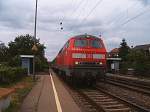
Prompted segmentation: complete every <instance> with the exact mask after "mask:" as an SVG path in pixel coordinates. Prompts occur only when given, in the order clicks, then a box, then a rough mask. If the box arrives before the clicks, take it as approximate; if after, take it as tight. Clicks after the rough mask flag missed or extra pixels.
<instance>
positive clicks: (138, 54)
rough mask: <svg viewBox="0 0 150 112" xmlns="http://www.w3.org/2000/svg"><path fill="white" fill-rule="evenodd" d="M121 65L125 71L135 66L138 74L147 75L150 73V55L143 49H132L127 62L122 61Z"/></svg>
mask: <svg viewBox="0 0 150 112" xmlns="http://www.w3.org/2000/svg"><path fill="white" fill-rule="evenodd" d="M121 65H122V66H121V68H122V69H121V70H122V71H125V72H124V73H126V72H127V69H128V68H133V69H134V70H135V72H136V74H139V75H143V76H147V75H148V74H150V55H145V52H144V51H143V50H138V51H135V50H130V52H129V54H128V55H127V60H126V62H122V63H121Z"/></svg>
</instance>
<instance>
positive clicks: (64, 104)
mask: <svg viewBox="0 0 150 112" xmlns="http://www.w3.org/2000/svg"><path fill="white" fill-rule="evenodd" d="M52 78H53V81H54V84H55V87H56V91H57V94H58V98H59V102H60V106H61V108H62V112H81V111H80V109H79V107H78V106H77V105H76V103H75V102H74V101H73V99H72V97H71V96H70V94H69V93H68V91H67V90H66V89H65V87H64V86H63V84H62V83H61V81H60V80H59V79H58V78H57V77H56V76H55V74H54V73H52ZM51 81H52V80H51V77H50V75H49V74H47V75H41V76H40V80H39V81H38V82H37V84H36V85H35V86H34V87H33V89H32V90H31V92H30V93H29V94H28V95H27V97H26V98H25V99H24V101H23V103H22V105H21V109H20V111H21V112H60V111H59V109H58V107H57V105H56V99H55V95H54V90H53V86H52V82H51Z"/></svg>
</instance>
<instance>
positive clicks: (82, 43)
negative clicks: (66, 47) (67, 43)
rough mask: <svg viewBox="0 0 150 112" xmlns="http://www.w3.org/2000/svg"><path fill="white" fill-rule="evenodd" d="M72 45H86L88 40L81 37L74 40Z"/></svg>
mask: <svg viewBox="0 0 150 112" xmlns="http://www.w3.org/2000/svg"><path fill="white" fill-rule="evenodd" d="M74 46H75V47H87V46H88V40H83V39H78V40H75V43H74Z"/></svg>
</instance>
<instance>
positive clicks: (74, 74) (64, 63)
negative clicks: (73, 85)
mask: <svg viewBox="0 0 150 112" xmlns="http://www.w3.org/2000/svg"><path fill="white" fill-rule="evenodd" d="M54 68H55V69H56V70H57V71H59V73H61V75H64V76H65V77H66V78H67V79H69V80H71V81H75V82H76V81H79V80H82V81H83V80H84V81H86V82H88V83H93V82H94V83H95V82H96V79H97V78H98V77H101V76H103V75H104V73H105V71H106V49H105V46H104V44H103V41H102V39H101V38H98V37H95V36H92V35H87V34H85V35H78V36H74V37H72V38H70V39H69V40H68V41H67V42H66V44H65V45H64V46H63V48H62V49H61V50H60V51H59V53H58V55H57V56H56V58H55V67H54Z"/></svg>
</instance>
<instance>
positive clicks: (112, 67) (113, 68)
mask: <svg viewBox="0 0 150 112" xmlns="http://www.w3.org/2000/svg"><path fill="white" fill-rule="evenodd" d="M120 61H121V58H119V48H114V49H112V50H111V51H110V52H108V53H107V68H108V72H113V73H115V72H118V71H119V68H120V67H119V65H120Z"/></svg>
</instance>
